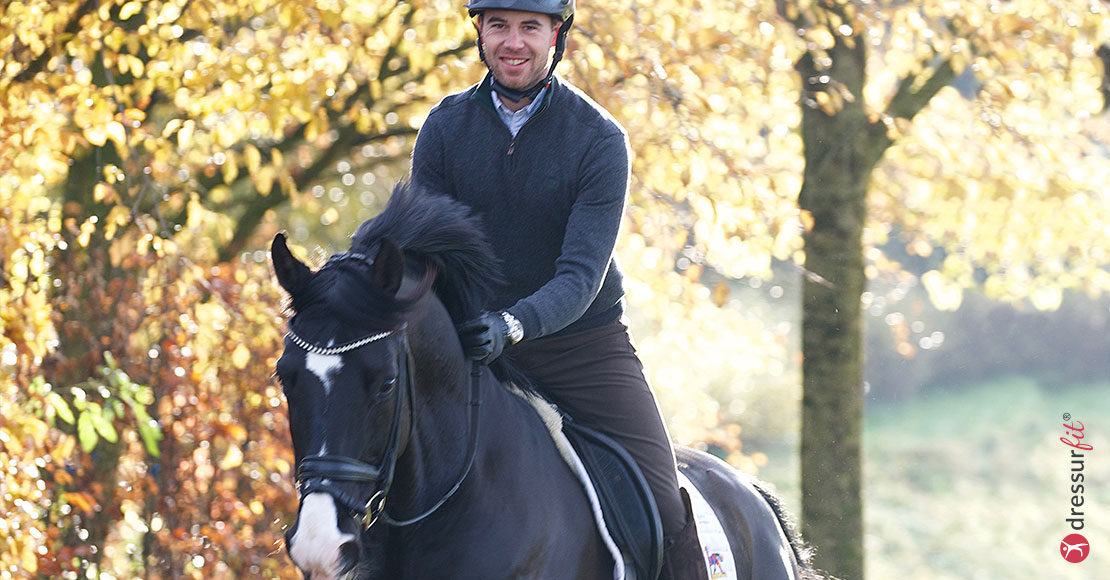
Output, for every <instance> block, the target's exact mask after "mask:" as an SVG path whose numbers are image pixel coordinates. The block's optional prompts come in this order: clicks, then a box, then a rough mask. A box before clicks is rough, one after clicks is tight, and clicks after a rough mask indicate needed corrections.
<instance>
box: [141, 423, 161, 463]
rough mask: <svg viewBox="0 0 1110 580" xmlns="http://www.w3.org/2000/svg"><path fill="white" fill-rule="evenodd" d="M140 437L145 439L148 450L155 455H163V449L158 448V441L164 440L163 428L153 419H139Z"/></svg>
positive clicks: (144, 443) (144, 442)
mask: <svg viewBox="0 0 1110 580" xmlns="http://www.w3.org/2000/svg"><path fill="white" fill-rule="evenodd" d="M139 437H141V438H142V440H143V445H144V446H145V447H146V452H147V453H149V454H150V455H151V456H153V457H161V456H162V451H161V450H160V449H158V442H159V441H161V440H162V429H161V428H160V427H159V426H158V423H157V422H155V421H154V420H153V419H148V420H146V421H139Z"/></svg>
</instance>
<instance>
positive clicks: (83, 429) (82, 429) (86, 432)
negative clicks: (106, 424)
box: [77, 411, 100, 453]
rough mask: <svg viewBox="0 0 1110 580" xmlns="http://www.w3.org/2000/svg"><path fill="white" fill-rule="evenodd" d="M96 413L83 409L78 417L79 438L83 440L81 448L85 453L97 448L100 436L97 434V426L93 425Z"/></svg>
mask: <svg viewBox="0 0 1110 580" xmlns="http://www.w3.org/2000/svg"><path fill="white" fill-rule="evenodd" d="M93 416H94V413H91V412H89V411H83V412H82V413H81V414H80V415H79V416H78V417H77V440H78V441H80V442H81V449H83V450H84V451H85V453H89V452H90V451H92V450H93V449H95V448H96V443H97V441H99V439H100V438H99V437H98V436H97V434H96V427H95V426H94V425H93Z"/></svg>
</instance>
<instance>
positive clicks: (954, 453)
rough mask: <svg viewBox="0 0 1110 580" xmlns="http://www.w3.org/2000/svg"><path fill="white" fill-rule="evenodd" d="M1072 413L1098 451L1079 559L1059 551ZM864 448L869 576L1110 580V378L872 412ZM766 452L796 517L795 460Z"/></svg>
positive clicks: (1009, 388)
mask: <svg viewBox="0 0 1110 580" xmlns="http://www.w3.org/2000/svg"><path fill="white" fill-rule="evenodd" d="M1064 413H1070V414H1071V416H1072V417H1073V419H1072V420H1079V421H1082V422H1083V423H1084V424H1085V425H1086V429H1085V433H1086V435H1087V436H1086V437H1085V438H1084V440H1083V441H1084V442H1086V443H1090V444H1091V445H1093V447H1094V448H1093V449H1092V450H1090V451H1087V452H1085V457H1084V459H1085V462H1084V471H1083V473H1084V477H1085V480H1086V481H1085V482H1084V484H1085V489H1084V493H1083V502H1084V505H1083V507H1082V508H1079V509H1082V510H1083V511H1084V528H1083V530H1082V531H1081V532H1080V533H1082V534H1084V535H1085V536H1086V538H1087V539H1088V541H1089V542H1090V544H1091V545H1090V548H1091V555H1090V556H1089V557H1088V558H1087V559H1086V560H1085V561H1084V562H1082V563H1078V564H1071V563H1068V562H1066V561H1064V559H1063V558H1062V557H1061V555H1060V551H1059V550H1060V541H1061V540H1062V539H1063V538H1064V536H1066V535H1068V534H1069V533H1072V530H1071V528H1070V527H1069V524H1068V522H1066V521H1065V520H1066V519H1067V518H1068V517H1069V512H1070V510H1071V508H1072V499H1073V493H1072V490H1071V485H1072V482H1071V473H1072V472H1071V467H1072V464H1071V456H1070V450H1071V448H1070V447H1067V446H1066V445H1064V444H1063V443H1061V442H1060V440H1059V439H1060V437H1061V436H1064V435H1066V431H1065V429H1064V428H1063V426H1062V422H1063V421H1062V417H1063V415H1064ZM864 450H865V458H864V469H865V473H864V480H865V484H864V485H865V489H864V493H865V510H866V511H865V520H866V530H867V532H866V539H865V544H866V570H867V578H868V580H886V579H891V578H896V579H898V580H979V579H987V580H1026V579H1029V580H1034V579H1036V580H1040V579H1051V580H1056V579H1061V580H1071V579H1083V580H1087V579H1090V580H1095V579H1101V578H1110V383H1101V384H1091V385H1068V386H1066V387H1064V386H1060V385H1048V384H1037V383H1035V382H1033V381H1031V380H1027V379H1003V380H997V381H993V382H987V383H980V384H975V385H966V386H962V387H961V388H959V389H958V390H957V389H949V390H934V391H932V392H931V393H930V394H927V395H923V396H921V397H919V398H916V399H914V400H910V401H905V402H901V403H897V404H884V405H878V404H875V405H871V406H870V407H869V408H868V409H867V413H866V419H865V427H864ZM768 452H769V455H770V456H771V464H770V465H768V466H767V468H765V469H764V470H763V471H761V472H760V477H762V478H764V479H767V480H769V481H771V482H773V483H775V484H776V485H777V486H778V488H779V490H780V492H782V494H783V496H784V498H785V500H786V502H787V505H788V507H790V508H791V509H792V510H793V511H794V512H795V513H798V511H799V510H798V509H797V508H798V506H799V503H798V502H799V499H798V495H799V492H798V485H797V465H798V463H797V456H796V454H791V453H789V452H787V453H775V452H774V450H769V451H768ZM818 548H819V547H818ZM844 580H850V579H844Z"/></svg>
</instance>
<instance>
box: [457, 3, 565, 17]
mask: <svg viewBox="0 0 1110 580" xmlns="http://www.w3.org/2000/svg"><path fill="white" fill-rule="evenodd" d="M466 9H467V10H469V11H470V15H471V16H474V15H475V14H477V13H479V12H481V11H483V10H519V11H520V12H535V13H537V14H550V15H552V16H557V17H558V18H559V20H562V21H563V22H566V21H567V19H568V18H570V17H571V16H573V15H574V0H469V1H468V2H467V3H466Z"/></svg>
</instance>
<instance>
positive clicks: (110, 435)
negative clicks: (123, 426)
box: [92, 409, 119, 443]
mask: <svg viewBox="0 0 1110 580" xmlns="http://www.w3.org/2000/svg"><path fill="white" fill-rule="evenodd" d="M111 416H112V413H111V411H109V410H107V409H105V410H104V411H102V412H101V413H100V414H99V415H92V422H93V427H95V428H96V432H97V433H99V434H100V436H101V437H103V438H104V440H105V441H107V442H109V443H115V442H117V441H119V433H117V432H116V427H115V425H112V419H111Z"/></svg>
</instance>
